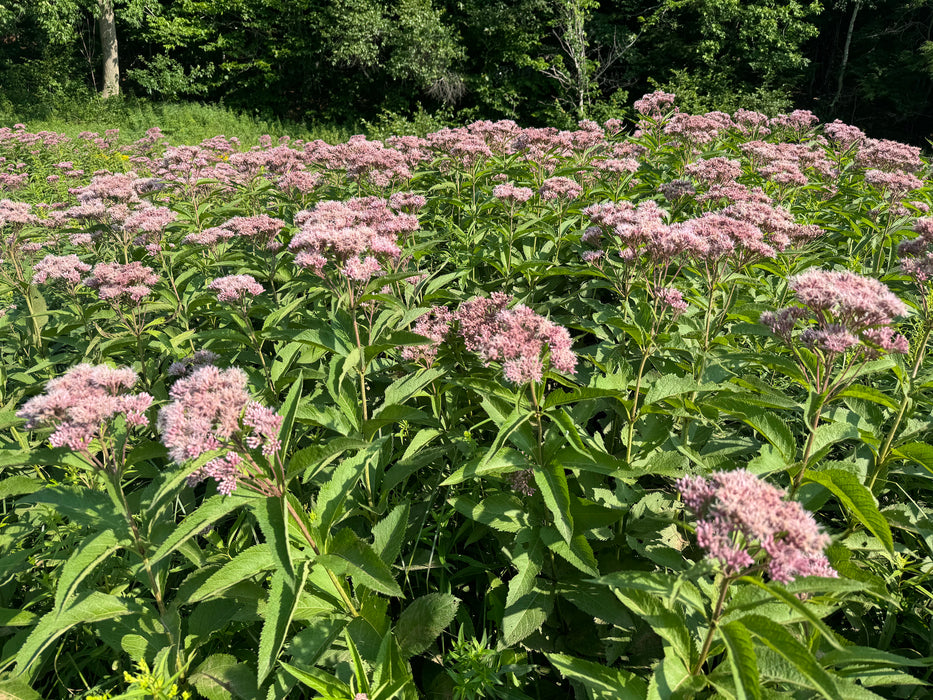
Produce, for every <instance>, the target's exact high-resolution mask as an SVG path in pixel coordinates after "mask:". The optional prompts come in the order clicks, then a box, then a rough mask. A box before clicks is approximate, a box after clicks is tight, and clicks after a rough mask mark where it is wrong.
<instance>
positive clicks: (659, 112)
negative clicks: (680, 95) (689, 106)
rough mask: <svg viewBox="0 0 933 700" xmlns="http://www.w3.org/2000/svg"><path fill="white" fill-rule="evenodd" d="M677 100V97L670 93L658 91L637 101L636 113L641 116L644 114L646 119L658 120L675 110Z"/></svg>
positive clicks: (635, 105)
mask: <svg viewBox="0 0 933 700" xmlns="http://www.w3.org/2000/svg"><path fill="white" fill-rule="evenodd" d="M675 99H676V96H675V95H673V94H671V93H669V92H663V91H662V90H656V91H655V92H652V93H649V94H647V95H643V96H642V97H641V99H639V100H635V104H634V107H635V111H636V112H638V113H639V114H643V115H645V116H646V117H653V118H658V117H662V116H664V115H665V114H666V113H667V112H669V111H671V110H672V109H673V108H674V100H675Z"/></svg>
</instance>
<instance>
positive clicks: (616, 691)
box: [545, 653, 648, 700]
mask: <svg viewBox="0 0 933 700" xmlns="http://www.w3.org/2000/svg"><path fill="white" fill-rule="evenodd" d="M545 656H547V658H548V661H550V662H551V665H552V666H554V668H556V669H557V671H558V672H559V673H560V675H562V676H563V677H564V678H567V679H569V680H574V681H576V682H577V683H579V684H580V685H582V686H583V687H584V688H586V689H587V691H588V693H589V696H590V697H591V698H594V700H643V698H644V697H645V696H646V695H647V694H648V686H647V685H646V684H645V682H644V681H643V680H642V679H641V678H639V677H638V676H636V675H635V674H633V673H629V672H628V671H623V670H622V669H620V668H609V667H608V666H603V665H602V664H597V663H594V662H592V661H586V660H584V659H577V658H575V657H573V656H568V655H567V654H548V653H545Z"/></svg>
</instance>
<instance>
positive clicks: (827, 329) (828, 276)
mask: <svg viewBox="0 0 933 700" xmlns="http://www.w3.org/2000/svg"><path fill="white" fill-rule="evenodd" d="M788 287H789V288H790V289H791V290H793V292H794V293H795V294H796V295H797V299H798V301H800V303H802V304H803V305H804V307H805V308H802V307H799V306H796V307H795V306H790V307H786V308H783V309H779V310H778V311H768V312H765V313H763V314H762V315H761V322H762V323H763V324H765V325H766V326H768V327H769V328H770V329H771V331H772V332H773V333H774V334H775V335H777V336H778V337H779V338H781V339H782V340H783V341H784V342H785V343H787V344H788V345H790V344H792V342H793V340H792V337H791V334H792V331H793V329H794V327H795V326H796V323H797V321H799V320H801V319H806V318H807V317H809V318H810V320H811V321H812V322H813V324H814V325H810V326H809V327H807V328H806V329H805V330H804V331H803V333H802V334H801V335H800V341H801V342H803V343H804V344H805V345H806V346H808V347H810V348H817V349H819V350H822V351H823V352H825V353H827V354H829V355H837V354H839V353H842V352H845V351H847V350H850V349H853V348H856V347H857V346H859V345H860V344H861V347H860V348H859V349H860V350H861V351H862V352H865V353H867V354H868V355H869V356H876V355H878V354H879V353H880V352H889V353H900V354H903V353H906V352H908V351H909V349H910V347H909V344H908V342H907V338H905V337H904V336H903V335H900V334H896V333H895V332H894V330H893V328H892V327H891V324H892V323H893V322H894V318H895V317H896V316H904V315H905V314H906V313H907V306H906V305H905V304H904V302H902V301H901V300H900V299H898V298H897V296H895V295H894V294H893V293H892V292H891V290H890V289H888V288H887V287H886V286H885V285H884V284H883V283H881V282H879V281H878V280H876V279H872V278H870V277H862V276H861V275H856V274H855V273H853V272H849V271H847V270H842V271H837V270H818V269H813V270H808V271H806V272H803V273H801V274H799V275H797V276H795V277H792V278H791V279H790V281H789V282H788Z"/></svg>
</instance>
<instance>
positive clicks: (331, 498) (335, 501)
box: [314, 438, 387, 534]
mask: <svg viewBox="0 0 933 700" xmlns="http://www.w3.org/2000/svg"><path fill="white" fill-rule="evenodd" d="M386 439H387V438H380V439H379V440H377V441H376V442H374V443H373V444H371V445H370V446H369V447H367V448H366V449H364V450H360V451H359V452H357V453H356V454H355V455H353V456H351V457H347V458H346V459H344V460H343V461H342V462H341V463H340V464H339V465H338V466H337V468H336V469H335V470H334V473H333V474H332V475H331V478H330V479H329V480H328V481H327V483H325V484H324V485H323V486H322V487H321V490H320V491H319V492H318V495H317V502H316V504H315V508H314V511H315V513H316V514H317V517H318V520H317V524H318V528H319V530H320V531H321V533H323V534H326V533H328V532H330V530H331V529H332V528H333V526H334V525H336V524H337V523H338V522H339V521H340V517H341V516H342V515H343V504H344V502H345V501H346V500H347V497H348V496H349V495H350V493H351V492H352V491H353V489H354V488H355V487H356V484H357V483H358V482H359V480H360V477H361V476H362V475H363V470H365V469H366V468H367V467H368V465H369V461H370V460H371V459H373V458H374V457H375V456H376V455H378V453H379V450H380V449H382V445H383V444H384V443H385V441H386Z"/></svg>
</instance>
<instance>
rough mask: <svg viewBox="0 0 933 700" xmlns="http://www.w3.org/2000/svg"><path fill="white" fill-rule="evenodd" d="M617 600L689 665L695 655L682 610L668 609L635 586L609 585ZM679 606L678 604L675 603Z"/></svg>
mask: <svg viewBox="0 0 933 700" xmlns="http://www.w3.org/2000/svg"><path fill="white" fill-rule="evenodd" d="M611 587H612V588H613V590H614V591H615V594H616V596H618V598H619V600H621V601H622V603H623V604H624V605H625V606H626V607H627V608H628V609H629V610H631V611H632V612H633V613H635V614H636V615H638V616H639V617H640V618H642V619H643V620H644V621H645V622H647V623H648V624H649V625H651V627H652V628H653V629H654V631H655V632H656V633H657V634H658V635H659V636H660V637H661V638H662V639H664V640H665V641H666V642H667V643H668V644H670V647H671V649H672V650H673V651H674V653H675V654H677V656H678V657H679V658H680V660H681V661H682V662H683V665H684V666H687V667H689V666H690V665H692V664H693V663H694V661H695V660H696V656H697V651H696V646H695V645H694V643H693V638H692V637H691V636H690V630H689V629H688V628H687V625H686V624H685V622H684V615H683V613H682V612H675V611H674V610H669V609H667V608H666V607H665V606H664V603H662V602H661V601H660V600H658V599H657V598H656V597H654V596H653V595H651V594H650V593H647V592H645V591H641V590H638V589H635V588H628V587H624V586H611ZM677 608H680V605H677Z"/></svg>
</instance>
